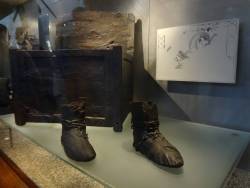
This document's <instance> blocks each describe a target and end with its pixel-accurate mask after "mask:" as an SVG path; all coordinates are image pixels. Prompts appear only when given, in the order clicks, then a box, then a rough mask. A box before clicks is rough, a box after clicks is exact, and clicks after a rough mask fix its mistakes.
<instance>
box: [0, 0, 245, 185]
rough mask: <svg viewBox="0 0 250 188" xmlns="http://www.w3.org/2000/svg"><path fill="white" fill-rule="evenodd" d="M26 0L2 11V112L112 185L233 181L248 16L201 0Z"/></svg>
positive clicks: (241, 141) (240, 139)
mask: <svg viewBox="0 0 250 188" xmlns="http://www.w3.org/2000/svg"><path fill="white" fill-rule="evenodd" d="M20 3H21V4H12V5H11V8H12V9H13V11H10V12H9V11H7V10H6V17H5V18H4V19H2V20H0V24H1V25H0V26H2V30H0V42H3V44H4V45H2V46H1V47H0V55H1V56H2V57H5V58H2V59H0V112H1V114H3V115H1V116H0V121H1V123H3V124H5V125H6V126H9V127H10V128H11V130H12V129H14V130H15V131H16V130H17V131H18V132H21V133H22V134H23V135H24V136H25V137H27V138H29V139H31V140H32V141H33V142H34V143H36V144H38V145H39V146H42V148H44V149H45V150H47V151H49V152H50V153H52V154H53V155H56V156H57V157H59V158H60V159H62V160H63V161H64V162H66V163H67V164H70V165H72V166H73V167H74V168H76V169H78V170H79V171H80V172H82V173H84V174H86V175H88V176H90V177H92V178H93V179H94V180H95V181H97V182H99V183H101V184H102V185H103V186H104V187H119V188H123V187H124V188H125V187H132V188H133V187H144V188H147V187H173V188H175V187H187V188H189V187H190V188H191V187H192V188H193V187H204V188H205V187H208V188H210V187H223V186H225V185H226V183H227V180H228V178H229V177H230V174H231V173H232V171H233V170H234V169H235V167H236V165H237V164H238V162H239V160H240V158H241V156H242V155H243V153H244V151H245V149H246V147H247V145H248V142H249V139H250V136H249V133H247V132H244V131H249V130H248V127H246V125H245V124H244V125H243V123H242V122H243V119H244V120H246V119H247V118H248V116H247V115H246V114H247V112H248V110H247V109H249V108H248V107H246V104H249V101H246V100H247V99H248V96H247V94H242V93H243V92H242V91H243V88H244V89H246V88H245V86H246V83H245V82H244V81H243V80H244V78H242V74H241V71H245V70H246V69H245V68H246V67H245V68H244V70H242V67H241V66H242V62H241V61H242V58H241V57H242V56H241V55H242V54H241V53H242V48H240V45H242V43H240V41H241V40H242V33H241V30H240V29H241V27H243V26H244V24H242V22H245V19H246V18H245V17H244V16H242V15H241V14H239V12H238V11H235V10H232V15H231V14H230V16H225V15H216V16H213V15H210V14H208V13H209V12H208V11H207V10H206V8H205V7H204V6H203V3H204V2H201V1H197V2H190V4H188V3H184V2H182V1H179V0H177V1H168V0H164V1H163V0H126V1H123V0H105V1H103V0H72V2H70V3H69V1H66V0H53V1H49V0H38V1H35V0H30V1H27V2H26V1H20ZM5 6H7V5H6V3H4V7H5ZM9 6H10V5H8V7H9ZM224 6H225V8H228V7H227V6H226V5H224ZM230 6H231V4H230ZM238 6H239V7H241V6H240V5H237V8H239V7H238ZM213 7H216V5H209V6H208V8H209V9H210V10H211V9H212V8H213ZM193 8H195V9H197V12H196V13H197V15H196V14H195V13H193V12H192V10H193ZM200 9H201V10H203V12H204V13H202V12H201V11H198V10H200ZM0 10H1V3H0ZM237 10H238V9H237ZM176 12H178V14H177V13H176ZM9 13H10V14H9ZM7 15H8V16H7ZM174 15H175V16H174ZM0 16H2V14H0ZM3 16H5V14H3ZM0 29H1V27H0ZM7 31H8V32H7ZM243 34H244V33H243ZM244 37H246V36H245V34H244ZM244 50H245V49H244ZM239 61H240V63H241V66H238V65H239ZM243 67H244V65H243ZM244 73H245V74H243V75H247V73H246V72H244ZM246 80H247V78H246ZM246 82H247V81H246ZM247 83H248V82H247ZM245 93H247V92H245ZM239 96H240V98H239ZM242 96H243V97H242ZM242 106H243V108H244V109H243V110H242V109H241V107H242ZM245 107H246V108H245ZM2 108H3V110H2ZM237 109H238V110H237ZM239 109H240V110H239ZM6 110H7V111H6ZM239 111H242V112H243V113H242V114H239ZM241 115H242V116H241ZM238 116H240V117H238ZM243 116H244V117H243ZM211 125H213V126H211ZM236 125H239V126H241V127H237V126H236ZM221 127H223V128H221ZM125 176H126V177H125Z"/></svg>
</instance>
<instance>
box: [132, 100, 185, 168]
mask: <svg viewBox="0 0 250 188" xmlns="http://www.w3.org/2000/svg"><path fill="white" fill-rule="evenodd" d="M132 128H133V135H134V143H133V146H134V147H135V149H136V151H139V152H141V153H142V154H144V155H145V156H146V157H147V158H148V159H150V160H152V161H154V162H155V163H157V164H159V165H164V166H167V167H171V168H179V167H181V166H183V165H184V161H183V158H182V156H181V154H180V152H179V151H178V150H177V149H176V148H175V147H174V146H173V145H172V144H170V143H169V142H168V141H167V140H166V138H165V137H164V136H163V135H162V134H161V133H160V131H159V120H158V111H157V106H156V105H155V104H153V103H151V102H134V103H133V104H132Z"/></svg>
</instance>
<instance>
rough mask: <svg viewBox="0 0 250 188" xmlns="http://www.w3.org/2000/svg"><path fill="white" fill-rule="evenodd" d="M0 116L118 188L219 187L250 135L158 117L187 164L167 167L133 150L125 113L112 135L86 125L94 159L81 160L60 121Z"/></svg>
mask: <svg viewBox="0 0 250 188" xmlns="http://www.w3.org/2000/svg"><path fill="white" fill-rule="evenodd" d="M0 118H1V120H2V121H3V122H5V123H6V124H8V125H9V126H11V127H13V128H15V129H17V130H18V131H20V132H21V133H23V134H24V135H26V136H27V137H29V138H30V139H31V140H33V141H34V142H36V143H37V144H39V145H41V146H42V147H44V148H45V149H47V150H48V151H50V152H51V153H54V154H56V155H57V156H59V157H60V158H62V159H63V160H65V161H66V162H68V163H70V164H71V165H73V166H74V167H75V168H77V169H79V170H81V171H82V172H83V173H85V174H87V175H89V176H91V177H93V178H95V179H96V180H97V181H99V182H101V183H103V184H104V185H105V186H106V187H117V188H128V187H130V188H152V187H156V188H166V187H169V188H183V187H185V188H194V187H197V188H198V187H202V188H219V187H223V186H224V185H225V182H226V180H227V178H228V176H229V175H230V173H231V171H232V170H233V168H234V167H235V165H236V164H237V163H238V161H239V159H240V157H241V155H242V153H243V152H244V150H245V149H246V146H247V144H248V142H249V139H250V134H249V133H246V132H241V131H235V130H229V129H223V128H217V127H212V126H207V125H203V124H197V123H191V122H185V121H179V120H173V119H168V118H166V117H160V121H161V125H160V129H161V132H162V133H163V134H164V135H165V136H166V137H167V138H168V140H169V141H171V143H173V144H174V145H175V146H176V147H177V148H178V149H179V151H180V152H181V153H182V155H183V158H184V162H185V164H184V167H182V168H181V169H170V168H166V167H161V166H158V165H156V164H154V163H153V162H151V161H149V160H148V159H146V158H145V157H144V156H142V155H141V154H140V153H137V152H135V150H134V148H133V147H132V141H133V137H132V130H131V129H130V118H129V117H128V118H127V119H126V121H125V122H124V131H123V132H122V133H115V132H114V131H113V129H112V128H103V127H101V128H100V127H88V128H87V132H88V134H89V138H90V142H91V143H92V145H93V147H94V148H95V151H96V153H97V157H96V159H95V160H93V161H91V162H86V163H84V162H75V161H72V160H70V159H69V158H68V157H67V156H66V155H65V154H64V151H63V148H62V145H61V143H60V136H61V125H60V124H52V123H27V124H26V125H25V126H23V127H18V126H16V125H15V121H14V116H13V115H12V114H11V115H4V116H0Z"/></svg>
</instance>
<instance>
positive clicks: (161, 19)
mask: <svg viewBox="0 0 250 188" xmlns="http://www.w3.org/2000/svg"><path fill="white" fill-rule="evenodd" d="M249 8H250V2H249V1H247V0H220V1H215V0H189V1H185V0H152V1H151V12H150V13H151V14H150V34H149V37H150V42H149V46H150V48H149V65H148V67H149V72H150V73H151V74H152V75H154V73H155V44H156V29H157V28H164V27H172V26H179V25H187V24H192V23H199V22H205V21H211V20H220V19H228V18H239V19H240V40H239V50H238V52H239V53H238V70H237V83H236V84H235V85H230V84H205V83H187V82H186V83H185V82H169V83H168V84H166V83H164V84H163V85H162V87H163V88H164V89H165V90H166V91H167V96H168V97H170V98H171V99H172V100H173V101H174V102H175V103H176V105H177V106H178V107H179V108H180V109H181V110H182V111H183V112H184V113H185V115H186V118H188V119H189V120H192V121H195V122H201V123H207V124H211V125H216V126H221V127H227V128H232V129H239V130H245V131H250V115H249V114H250V74H249V71H250V62H249V61H250V53H249V49H250V22H249V17H250V12H249ZM194 74H195V72H194ZM167 96H166V97H167ZM164 105H166V106H167V105H168V104H164ZM168 115H170V116H175V113H174V112H173V113H172V112H170V113H169V114H168Z"/></svg>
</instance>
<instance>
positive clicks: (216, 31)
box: [156, 19, 239, 83]
mask: <svg viewBox="0 0 250 188" xmlns="http://www.w3.org/2000/svg"><path fill="white" fill-rule="evenodd" d="M238 37H239V19H227V20H218V21H210V22H205V23H200V24H192V25H187V26H177V27H170V28H164V29H158V30H157V44H158V45H157V52H156V54H157V63H156V78H157V79H158V80H177V81H178V80H180V81H197V82H199V81H200V82H219V83H220V82H222V83H234V82H235V77H236V75H235V74H236V65H237V51H238ZM170 71H172V72H170ZM178 71H179V72H178ZM192 71H198V72H199V74H193V72H192ZM206 71H210V75H209V74H208V73H206V74H203V73H204V72H206ZM169 73H170V74H169ZM181 74H182V75H181ZM166 75H169V76H166ZM174 75H175V76H174ZM183 75H184V76H183ZM188 75H189V76H188ZM201 75H203V76H204V77H203V78H202V76H201ZM223 76H224V78H223Z"/></svg>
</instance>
